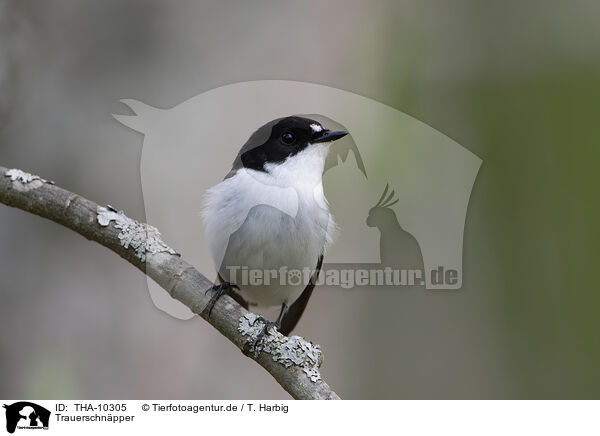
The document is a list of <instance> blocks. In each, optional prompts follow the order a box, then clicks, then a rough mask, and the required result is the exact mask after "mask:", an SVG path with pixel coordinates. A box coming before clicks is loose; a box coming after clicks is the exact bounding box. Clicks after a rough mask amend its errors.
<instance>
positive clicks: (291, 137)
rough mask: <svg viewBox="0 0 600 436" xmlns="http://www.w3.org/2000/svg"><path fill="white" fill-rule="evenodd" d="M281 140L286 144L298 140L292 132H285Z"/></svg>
mask: <svg viewBox="0 0 600 436" xmlns="http://www.w3.org/2000/svg"><path fill="white" fill-rule="evenodd" d="M281 140H282V141H283V143H284V144H287V145H290V144H292V143H293V142H294V141H295V140H296V136H294V134H293V133H292V132H285V133H284V134H283V135H281Z"/></svg>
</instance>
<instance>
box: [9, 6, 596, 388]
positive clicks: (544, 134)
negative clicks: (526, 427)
mask: <svg viewBox="0 0 600 436" xmlns="http://www.w3.org/2000/svg"><path fill="white" fill-rule="evenodd" d="M599 16H600V3H599V2H597V1H580V0H577V1H571V2H561V1H533V0H527V1H505V2H492V1H476V0H462V1H378V2H367V1H331V2H317V1H312V2H311V1H304V2H281V1H257V2H233V1H201V2H192V1H178V2H167V1H166V0H163V1H158V0H147V1H138V0H127V1H103V2H84V1H77V0H51V1H50V0H44V1H42V0H37V1H31V0H19V1H17V0H14V1H8V0H2V1H0V123H1V124H0V165H3V166H6V167H18V168H23V169H25V170H28V171H31V172H33V173H36V174H39V175H41V176H42V177H45V178H47V179H52V180H55V181H56V182H57V183H58V184H60V185H61V186H63V187H66V188H67V189H70V190H72V191H75V192H77V193H80V194H82V195H84V196H87V197H89V198H91V199H93V200H95V201H97V202H99V203H110V204H112V205H115V206H117V207H119V208H123V209H125V210H126V211H127V212H128V214H129V215H131V216H134V217H136V218H138V219H144V207H143V198H142V192H141V187H140V178H139V156H140V151H141V140H140V137H139V136H136V135H133V134H132V133H131V131H129V130H127V129H126V128H124V127H123V126H120V125H119V124H118V123H116V122H115V121H114V120H112V119H111V118H110V114H111V113H124V112H123V107H122V106H121V105H120V104H119V102H118V101H119V99H121V98H136V99H139V100H142V101H145V102H147V103H149V104H152V105H154V106H157V107H171V106H174V105H176V104H178V103H180V102H181V101H183V100H185V99H187V98H189V97H191V96H194V95H196V94H198V93H200V92H203V91H206V90H209V89H212V88H215V87H218V86H222V85H225V84H228V83H233V82H239V81H246V80H253V79H286V80H299V81H307V82H315V83H320V84H324V85H329V86H333V87H337V88H341V89H344V90H348V91H351V92H354V93H357V94H360V95H364V96H367V97H370V98H372V99H375V100H378V101H380V102H383V103H385V104H387V105H390V106H392V107H394V108H396V109H398V110H401V111H403V112H405V113H407V114H409V115H411V116H413V117H415V118H417V119H419V120H421V121H423V122H425V123H427V124H429V125H430V126H432V127H433V128H435V129H437V130H439V131H441V132H443V133H444V134H446V135H448V136H449V137H451V138H452V139H454V140H455V141H456V142H458V143H459V144H461V145H463V146H464V147H466V148H467V149H469V150H471V151H472V152H473V153H475V154H476V155H478V156H479V157H481V158H482V159H483V165H482V168H481V170H480V173H479V176H478V178H477V181H476V183H475V186H474V189H473V194H472V197H471V202H470V205H469V213H468V216H467V223H466V227H465V241H464V276H463V283H464V286H463V289H461V290H460V291H448V292H449V293H439V292H438V293H431V294H429V296H430V297H428V298H430V300H431V301H432V304H433V305H435V306H436V311H437V312H435V313H439V314H440V315H439V316H437V315H436V317H435V320H434V321H432V320H431V317H427V316H423V319H426V320H427V322H422V323H420V322H419V317H418V316H415V315H414V314H413V316H415V318H414V320H413V319H412V318H410V316H411V314H410V313H406V312H407V311H406V310H403V308H402V302H403V300H402V299H403V298H405V297H398V296H397V295H395V296H394V297H391V296H387V295H384V294H382V295H380V298H381V299H382V301H385V299H386V298H388V297H389V301H393V302H394V304H397V306H390V305H389V304H386V306H388V307H387V308H386V309H385V310H378V309H377V308H376V307H374V304H373V299H372V298H368V296H365V295H361V294H359V293H357V292H347V291H346V292H344V291H343V290H331V291H330V292H321V293H320V294H319V295H317V296H316V297H315V300H314V301H312V302H311V306H310V307H309V313H308V314H307V316H306V318H305V319H303V321H302V323H301V324H300V327H299V332H298V333H299V334H302V335H304V336H306V337H308V338H310V339H312V340H313V341H315V342H317V343H320V344H321V345H322V347H323V349H324V352H325V359H326V363H325V366H324V368H323V374H324V377H325V378H326V380H327V381H328V382H329V383H330V384H331V385H332V387H333V388H334V389H335V390H336V391H337V392H338V393H339V394H340V396H342V397H343V398H356V399H358V398H597V397H598V395H599V393H600V373H599V371H598V368H599V367H600V335H599V332H600V317H599V316H598V315H597V310H598V307H599V306H600V296H599V295H600V294H599V286H598V273H597V265H596V262H597V261H598V260H600V256H598V248H597V247H598V245H599V243H600V240H599V239H600V238H599V234H600V232H599V231H598V229H595V227H594V225H595V223H596V222H598V221H599V218H600V217H599V212H600V208H599V206H598V200H597V197H598V196H597V190H598V175H597V173H598V171H599V169H600V168H599V167H600V165H599V164H598V161H599V158H600V152H599V151H598V146H599V142H600V127H599V126H600V124H599V123H598V121H597V118H598V117H599V116H600V30H599V29H600V26H598V17H599ZM406 298H409V297H406ZM0 301H1V303H0V323H1V326H2V328H1V331H2V332H1V333H0V397H4V398H9V397H10V398H47V399H59V398H98V399H100V398H106V399H109V398H148V397H152V398H215V399H216V398H252V397H259V398H288V396H287V394H285V393H284V392H283V391H281V390H280V388H279V387H278V386H277V385H276V383H275V382H274V381H273V380H272V379H270V377H269V376H268V374H266V373H264V371H262V369H260V368H259V367H258V366H256V365H255V364H254V363H252V362H250V361H248V360H246V359H243V358H242V355H241V354H240V353H239V352H237V351H236V350H235V349H233V347H232V346H231V345H230V344H228V343H226V341H225V340H224V339H222V338H221V337H220V336H219V335H218V334H217V333H215V332H214V331H212V329H211V328H209V327H208V326H206V325H205V323H204V322H203V321H202V320H199V319H195V320H193V321H190V322H183V321H178V320H175V319H173V318H171V317H169V316H168V315H166V314H164V313H162V312H159V311H158V310H157V309H156V308H155V307H154V306H153V305H152V302H151V301H150V299H149V297H148V296H147V291H146V288H145V280H144V278H143V277H142V276H141V274H139V272H137V271H136V270H134V269H133V268H132V267H129V266H127V265H125V264H124V263H123V262H121V261H120V259H118V258H117V257H116V256H114V255H113V254H112V253H110V252H108V251H107V250H106V249H104V248H102V247H99V246H97V245H94V244H91V243H89V242H87V241H85V240H83V239H82V238H80V237H79V236H77V235H75V234H72V232H69V231H67V230H65V229H62V228H60V227H59V226H57V225H55V224H53V223H50V222H45V221H43V220H41V219H39V218H37V217H33V216H29V215H27V214H25V213H23V212H20V211H17V210H12V209H9V208H6V207H0ZM417 315H418V314H417ZM400 319H402V320H404V322H402V323H401V322H400V321H399V320H400ZM409 321H414V322H409ZM399 325H401V326H402V328H401V329H400V328H398V326H399Z"/></svg>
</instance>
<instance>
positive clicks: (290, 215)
mask: <svg viewBox="0 0 600 436" xmlns="http://www.w3.org/2000/svg"><path fill="white" fill-rule="evenodd" d="M327 151H328V144H318V145H317V144H315V145H309V146H308V147H307V149H305V150H304V151H302V152H301V153H298V154H297V155H296V156H293V157H291V158H288V159H287V160H286V161H285V162H284V163H282V164H279V165H274V164H268V165H267V166H266V168H265V169H266V170H267V172H266V173H265V172H260V171H254V170H251V169H247V168H242V169H240V170H238V171H237V173H236V174H235V175H234V176H233V177H231V178H228V179H226V180H224V181H223V182H221V183H219V184H218V185H216V186H214V187H213V188H211V189H209V190H208V192H207V196H206V201H205V207H204V211H203V212H204V213H203V215H204V221H205V224H206V236H207V240H208V243H209V249H210V252H211V256H212V258H213V261H214V263H215V266H216V268H217V270H218V271H219V273H220V274H221V276H222V277H223V278H225V279H226V280H227V279H228V277H231V276H230V272H231V271H232V267H240V268H241V267H248V268H249V269H258V270H261V271H265V270H277V271H278V274H279V273H280V272H281V271H282V270H281V268H282V267H286V268H287V271H288V272H289V271H290V270H302V269H303V268H309V269H311V270H313V269H314V268H315V267H316V264H317V260H318V258H319V256H320V255H321V254H322V253H324V251H325V249H326V247H327V245H328V244H330V243H331V241H332V236H333V235H332V234H333V231H334V229H335V223H334V222H333V217H332V216H331V215H330V213H329V209H328V206H327V200H326V199H325V195H324V193H323V184H322V173H323V166H324V162H325V157H326V156H327ZM237 271H241V270H237ZM288 272H286V273H285V274H288ZM237 274H238V276H237V280H235V282H236V284H238V285H239V286H240V288H241V293H242V295H243V296H244V297H245V298H246V299H247V300H248V301H249V302H251V303H253V304H259V305H262V306H272V305H280V304H281V303H286V304H288V305H290V304H291V303H293V302H294V301H295V300H296V299H297V298H298V297H299V296H300V294H301V293H302V291H303V290H304V287H305V283H304V282H302V283H300V284H298V285H292V284H290V283H289V280H286V285H285V286H281V277H280V276H279V275H278V277H277V280H276V281H275V283H273V280H271V283H270V284H269V285H267V284H263V285H261V286H256V285H255V286H250V285H249V284H245V283H242V282H241V277H240V275H241V274H240V272H238V273H237Z"/></svg>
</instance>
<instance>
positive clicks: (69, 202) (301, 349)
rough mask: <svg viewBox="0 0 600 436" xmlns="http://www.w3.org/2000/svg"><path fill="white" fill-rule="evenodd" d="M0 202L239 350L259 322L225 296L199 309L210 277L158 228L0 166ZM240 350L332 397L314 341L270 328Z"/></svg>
mask: <svg viewBox="0 0 600 436" xmlns="http://www.w3.org/2000/svg"><path fill="white" fill-rule="evenodd" d="M0 203H4V204H6V205H8V206H12V207H16V208H19V209H22V210H24V211H27V212H31V213H33V214H36V215H39V216H41V217H43V218H47V219H49V220H52V221H54V222H56V223H58V224H61V225H63V226H65V227H67V228H69V229H71V230H73V231H75V232H77V233H79V234H80V235H82V236H84V237H85V238H87V239H89V240H92V241H96V242H98V243H99V244H101V245H104V246H105V247H107V248H109V249H111V250H112V251H114V252H115V253H117V254H118V255H119V256H121V257H122V258H123V259H125V260H127V261H128V262H129V263H131V264H132V265H134V266H135V267H137V268H138V269H140V270H141V271H142V272H144V273H145V274H146V275H148V276H149V277H150V278H152V279H153V280H154V281H155V282H156V283H158V284H159V285H160V286H161V287H162V288H163V289H165V290H166V291H167V292H168V293H169V294H170V295H171V297H173V298H175V299H177V300H179V301H181V302H182V303H183V304H185V305H186V306H187V307H189V308H190V309H191V310H192V312H194V313H195V314H198V315H200V316H201V317H202V318H204V319H205V320H206V321H208V322H209V323H210V324H211V325H212V326H213V327H215V328H216V329H217V330H218V331H219V332H221V334H223V336H225V337H226V338H227V339H229V340H230V341H231V342H233V344H234V345H235V346H236V347H238V348H239V349H240V350H242V351H244V350H247V349H248V344H249V343H252V342H253V341H254V340H255V339H256V337H257V335H258V333H259V331H260V330H261V328H262V325H261V324H260V323H256V325H253V321H254V320H255V319H256V315H254V314H253V313H250V312H248V311H247V310H246V309H244V308H243V307H242V306H240V305H239V304H238V303H237V302H235V301H234V300H233V299H232V298H230V297H229V296H223V297H222V298H220V299H219V300H218V302H217V304H216V305H215V307H214V309H213V311H212V313H211V316H210V318H209V317H208V315H207V314H206V313H205V312H204V308H205V307H206V305H207V303H208V301H209V299H210V293H208V294H205V291H206V290H207V289H209V288H210V287H211V286H212V283H211V281H210V280H208V279H207V278H206V277H204V276H203V275H202V274H201V273H200V272H198V271H197V270H196V269H195V268H194V267H193V266H191V265H190V264H188V263H187V262H186V261H185V260H183V259H182V258H181V257H180V256H179V255H178V254H177V253H176V252H175V251H174V250H173V249H171V248H170V247H168V246H167V245H166V244H165V243H164V242H162V240H161V239H160V233H159V232H158V230H157V229H156V228H154V227H152V226H149V225H148V224H143V223H139V222H137V221H134V220H132V219H130V218H128V217H127V216H125V215H124V214H123V213H122V212H118V211H116V210H115V209H113V208H111V207H110V206H108V207H101V206H99V205H97V204H96V203H94V202H92V201H90V200H87V199H85V198H83V197H81V196H79V195H77V194H73V193H72V192H69V191H67V190H65V189H62V188H59V187H58V186H55V185H54V183H53V182H49V181H46V180H43V179H41V178H40V177H37V176H33V175H31V174H27V173H24V172H22V171H20V170H16V169H12V170H8V169H6V168H4V167H0ZM245 354H246V353H245ZM246 355H248V357H250V358H251V359H253V360H255V361H256V362H257V363H258V364H259V365H261V366H262V367H263V368H265V369H266V370H267V371H268V372H269V374H271V375H272V376H273V378H275V380H277V382H278V383H279V384H280V385H281V386H282V387H283V388H284V389H285V390H286V391H287V392H289V393H290V394H291V395H292V397H294V398H296V399H339V397H338V396H337V394H336V393H335V392H334V391H333V390H331V388H330V387H329V386H328V385H327V383H325V382H324V381H323V380H321V376H320V374H319V370H318V368H319V366H320V365H321V363H322V355H321V350H320V348H319V346H318V345H313V344H312V343H311V342H308V341H306V340H304V339H302V338H300V337H298V336H292V337H291V338H288V337H285V336H283V335H281V334H280V333H278V332H276V331H272V332H271V334H270V335H268V336H266V338H265V339H263V340H262V341H261V344H260V347H259V349H258V350H256V352H255V353H250V354H246Z"/></svg>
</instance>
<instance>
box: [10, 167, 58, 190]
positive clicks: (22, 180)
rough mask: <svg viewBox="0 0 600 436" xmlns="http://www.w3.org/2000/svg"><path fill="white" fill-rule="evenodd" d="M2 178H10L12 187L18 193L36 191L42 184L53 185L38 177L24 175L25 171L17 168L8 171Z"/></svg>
mask: <svg viewBox="0 0 600 436" xmlns="http://www.w3.org/2000/svg"><path fill="white" fill-rule="evenodd" d="M4 176H5V177H10V180H11V181H12V182H13V187H14V188H15V189H16V190H17V191H19V192H27V191H30V190H32V189H37V188H39V187H40V186H42V185H43V184H44V183H49V184H51V185H53V184H54V182H50V181H48V180H44V179H42V178H41V177H39V176H35V175H33V174H29V173H26V172H25V171H22V170H19V169H17V168H13V169H10V170H8V171H7V172H6V173H5V174H4Z"/></svg>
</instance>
